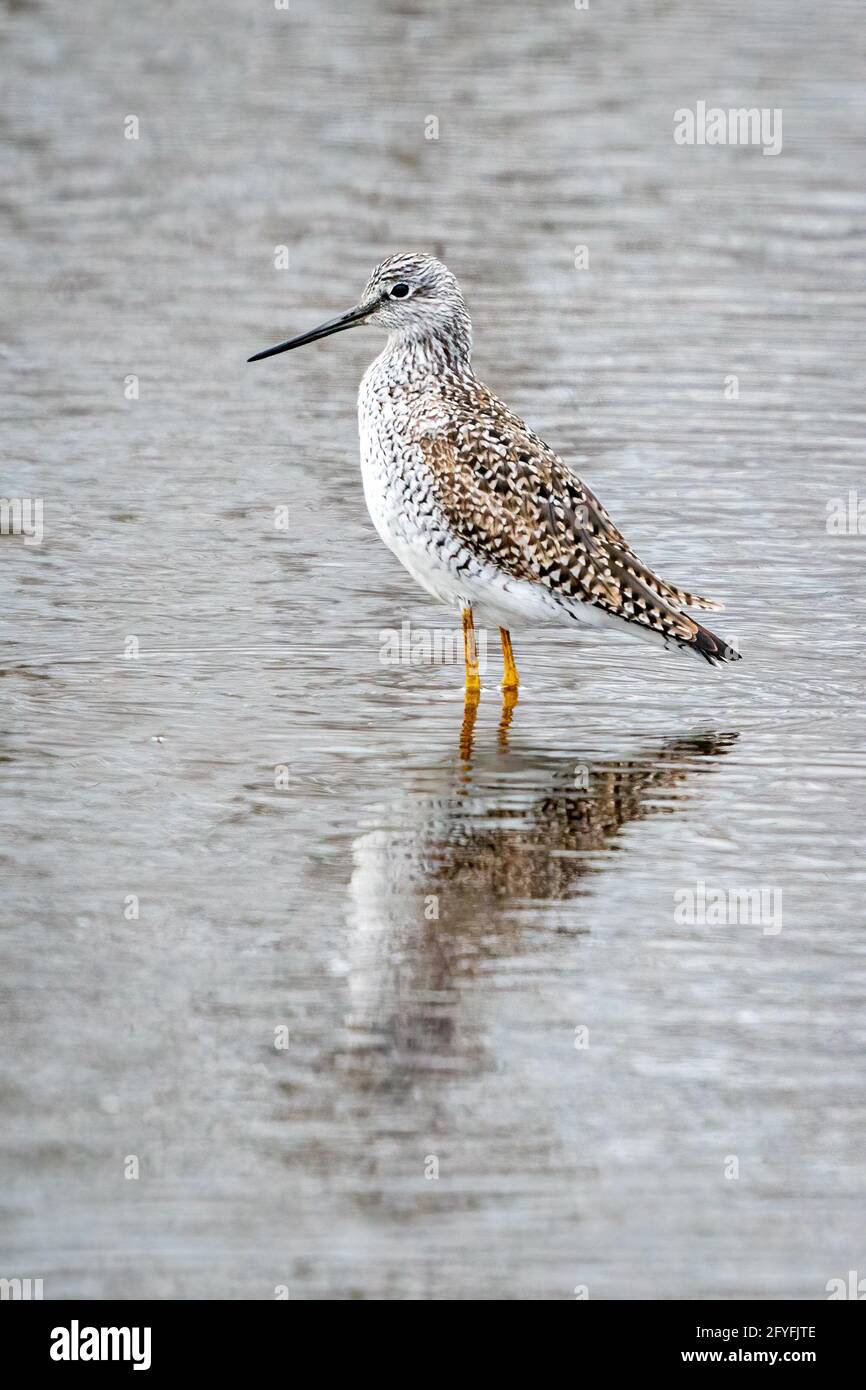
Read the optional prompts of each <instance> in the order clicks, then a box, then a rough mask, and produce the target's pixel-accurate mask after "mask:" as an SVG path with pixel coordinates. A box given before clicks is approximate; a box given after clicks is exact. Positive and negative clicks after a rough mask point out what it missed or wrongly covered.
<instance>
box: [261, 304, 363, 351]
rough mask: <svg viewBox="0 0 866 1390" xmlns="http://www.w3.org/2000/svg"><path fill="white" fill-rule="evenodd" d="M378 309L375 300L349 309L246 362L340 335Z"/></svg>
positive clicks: (266, 349)
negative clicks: (346, 312)
mask: <svg viewBox="0 0 866 1390" xmlns="http://www.w3.org/2000/svg"><path fill="white" fill-rule="evenodd" d="M378 307H379V306H378V303H377V302H376V301H375V300H374V302H373V303H372V304H359V305H358V307H357V308H356V309H350V310H349V312H348V314H341V315H340V317H339V318H338V319H328V322H327V323H320V324H319V327H318V328H311V329H310V331H309V333H301V334H300V336H299V337H297V338H289V340H288V342H285V343H277V346H276V347H272V348H265V350H264V352H257V353H255V354H254V355H253V356H252V357H248V358H247V361H248V362H261V360H262V358H263V357H276V355H277V353H278V352H290V351H291V349H292V348H296V347H303V346H304V343H314V342H315V341H316V339H317V338H329V337H330V335H331V334H332V333H342V331H343V329H344V328H351V327H352V324H353V323H360V322H361V320H362V319H365V318H366V317H367V315H368V314H372V312H373V310H374V309H377V308H378Z"/></svg>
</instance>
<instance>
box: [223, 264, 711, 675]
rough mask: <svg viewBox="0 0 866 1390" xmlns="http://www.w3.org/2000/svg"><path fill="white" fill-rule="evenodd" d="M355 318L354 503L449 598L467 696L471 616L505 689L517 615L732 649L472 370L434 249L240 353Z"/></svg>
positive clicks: (466, 338)
mask: <svg viewBox="0 0 866 1390" xmlns="http://www.w3.org/2000/svg"><path fill="white" fill-rule="evenodd" d="M362 323H375V324H378V325H380V326H381V327H382V328H384V329H386V330H387V332H388V341H387V344H386V346H385V350H384V352H382V353H380V355H379V356H378V357H377V358H376V360H375V361H374V362H373V363H372V364H371V366H370V367H368V369H367V371H366V372H365V374H364V378H363V380H362V382H361V388H360V391H359V393H358V428H359V432H360V436H361V470H362V474H363V480H364V494H365V496H366V499H367V506H368V508H369V511H370V516H371V518H372V520H373V524H374V526H375V527H376V530H377V531H378V532H379V535H380V536H381V537H382V540H383V541H384V542H385V544H386V545H387V546H388V547H389V548H390V549H391V550H392V551H393V552H394V554H395V555H396V556H397V558H398V560H400V561H401V562H402V563H403V565H405V567H406V569H407V570H408V571H409V573H410V574H411V575H412V576H413V577H414V578H415V579H416V580H417V581H418V583H419V584H420V585H421V586H422V588H424V589H426V590H427V592H428V593H430V594H432V595H433V596H434V598H437V599H439V600H441V601H442V602H444V603H448V604H450V605H453V606H455V607H457V608H458V609H459V610H460V612H461V614H462V621H463V634H464V650H465V662H466V696H467V700H468V701H475V702H477V699H478V692H479V691H480V688H481V682H480V678H479V673H478V658H477V651H476V644H475V628H474V622H475V620H477V621H478V622H480V623H482V624H484V625H495V626H497V627H498V628H499V629H500V636H501V640H502V651H503V658H504V680H503V688H504V689H505V690H506V691H507V692H510V693H511V697H512V700H513V699H514V698H516V691H517V685H518V678H517V667H516V665H515V662H514V653H513V650H512V646H511V638H510V629H511V628H514V627H518V626H521V625H523V626H526V625H529V626H532V627H535V626H537V625H539V624H549V623H553V624H558V625H560V626H565V627H580V626H582V625H586V624H589V625H591V626H595V627H597V626H599V625H609V626H612V627H615V628H619V629H620V630H621V631H623V632H632V633H634V635H635V636H638V637H644V638H647V639H648V640H649V641H655V642H657V643H659V644H660V645H662V646H664V647H666V648H668V649H674V650H681V651H685V652H693V653H695V655H697V656H701V657H704V658H705V659H706V660H707V661H708V662H710V664H711V665H716V664H718V663H720V662H723V661H726V660H735V659H737V657H738V653H737V652H735V651H734V650H733V649H732V648H731V647H729V646H728V645H727V643H726V642H724V641H723V639H722V638H721V637H717V636H716V635H715V633H712V632H710V631H709V629H708V628H705V627H702V626H701V624H700V623H698V622H696V621H695V619H694V618H692V617H689V616H688V614H686V613H684V612H683V609H684V608H705V609H713V610H719V609H721V608H723V607H724V605H723V604H721V603H716V602H714V601H713V600H712V599H705V598H699V597H698V596H697V595H695V594H690V593H687V592H686V591H685V590H684V589H681V588H679V587H678V586H677V585H676V584H669V583H668V582H667V581H666V580H664V579H659V578H658V576H657V575H656V574H654V573H653V571H652V570H650V569H648V568H647V566H646V565H644V564H642V563H641V561H640V560H639V559H638V558H637V556H636V555H635V553H634V551H633V550H632V549H631V548H630V546H629V545H628V544H627V542H626V540H625V538H624V537H623V536H622V534H621V533H620V532H619V531H618V530H617V528H616V527H615V526H614V524H613V522H612V521H611V519H610V517H609V516H608V514H607V512H606V511H605V510H604V508H603V507H602V505H601V503H600V502H599V501H598V499H597V498H596V497H595V496H594V495H593V493H592V492H590V490H589V488H588V487H586V485H585V484H584V483H582V482H581V480H580V478H578V476H577V474H576V473H573V472H572V470H571V469H570V468H569V467H568V465H567V464H566V463H564V462H563V460H562V459H561V458H559V456H558V455H557V454H555V453H554V452H553V450H552V449H550V448H549V447H548V445H547V444H545V443H544V441H543V440H542V439H539V437H538V435H537V434H534V433H533V431H532V430H531V429H529V428H528V426H527V425H525V424H524V422H523V420H521V419H520V417H519V416H517V415H515V414H514V413H513V412H512V411H511V410H509V409H508V407H507V406H506V405H505V404H504V403H503V402H502V401H501V400H499V399H498V397H496V396H494V394H493V392H492V391H488V389H487V387H486V386H484V385H482V383H481V382H480V381H479V380H478V378H477V377H476V376H475V373H474V372H473V370H472V367H471V366H470V361H469V358H470V352H471V347H472V326H471V324H470V321H469V314H468V313H467V310H466V305H465V303H464V300H463V295H462V294H461V292H460V287H459V286H458V284H457V281H456V280H455V278H454V276H453V275H452V274H451V272H450V270H448V269H447V267H446V266H444V265H443V264H442V263H441V261H437V260H434V258H433V257H432V256H426V255H422V254H414V253H413V254H407V255H397V256H389V257H388V259H387V260H385V261H383V262H382V264H381V265H379V266H377V267H376V269H375V270H374V271H373V274H372V275H371V276H370V279H369V281H368V283H367V287H366V289H365V290H364V293H363V295H362V296H361V301H360V303H359V304H358V305H357V306H356V307H355V308H354V309H350V310H349V312H348V313H346V314H342V315H340V317H339V318H335V319H330V320H329V321H328V322H327V323H323V324H321V325H320V326H319V327H318V328H314V329H312V330H311V331H310V332H308V333H302V334H301V335H300V336H299V337H297V338H290V339H289V340H288V341H287V342H285V343H279V344H278V345H277V346H276V347H272V348H267V349H266V350H265V351H264V352H257V353H256V354H255V356H254V357H251V358H249V361H250V362H258V361H260V360H261V359H262V358H263V357H273V356H274V355H275V354H277V353H280V352H288V351H289V350H290V349H291V348H296V347H301V346H302V345H303V344H304V343H313V342H315V341H316V339H317V338H325V337H328V336H329V335H330V334H332V333H340V332H342V331H343V329H346V328H353V327H355V326H356V325H358V324H362Z"/></svg>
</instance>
